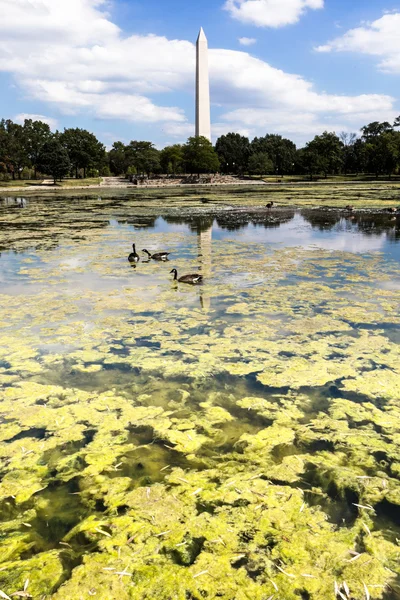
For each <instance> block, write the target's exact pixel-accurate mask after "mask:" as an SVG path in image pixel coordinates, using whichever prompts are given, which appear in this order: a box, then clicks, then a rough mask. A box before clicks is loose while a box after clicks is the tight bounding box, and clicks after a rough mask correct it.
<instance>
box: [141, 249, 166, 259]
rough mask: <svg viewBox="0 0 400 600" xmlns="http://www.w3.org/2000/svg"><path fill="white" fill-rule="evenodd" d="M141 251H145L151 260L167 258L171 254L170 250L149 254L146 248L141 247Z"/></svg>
mask: <svg viewBox="0 0 400 600" xmlns="http://www.w3.org/2000/svg"><path fill="white" fill-rule="evenodd" d="M142 252H146V254H147V256H148V257H149V260H150V259H151V258H152V259H153V260H168V256H169V255H170V254H171V253H170V252H156V253H155V254H150V252H149V251H148V250H146V249H143V250H142Z"/></svg>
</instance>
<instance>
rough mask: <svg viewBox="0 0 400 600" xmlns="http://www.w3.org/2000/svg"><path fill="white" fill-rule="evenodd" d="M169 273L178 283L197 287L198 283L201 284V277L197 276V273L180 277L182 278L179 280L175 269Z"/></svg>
mask: <svg viewBox="0 0 400 600" xmlns="http://www.w3.org/2000/svg"><path fill="white" fill-rule="evenodd" d="M171 273H173V274H174V281H179V282H180V283H189V284H191V285H199V284H200V283H203V275H199V273H191V274H190V275H182V277H179V278H178V271H177V270H176V269H172V271H171Z"/></svg>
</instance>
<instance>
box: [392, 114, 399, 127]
mask: <svg viewBox="0 0 400 600" xmlns="http://www.w3.org/2000/svg"><path fill="white" fill-rule="evenodd" d="M393 127H400V116H398V117H396V118H395V120H394V123H393Z"/></svg>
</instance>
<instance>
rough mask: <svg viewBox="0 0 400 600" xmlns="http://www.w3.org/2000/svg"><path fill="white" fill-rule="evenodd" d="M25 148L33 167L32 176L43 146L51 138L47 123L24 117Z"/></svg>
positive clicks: (35, 170)
mask: <svg viewBox="0 0 400 600" xmlns="http://www.w3.org/2000/svg"><path fill="white" fill-rule="evenodd" d="M23 132H24V144H25V150H26V153H27V155H28V157H29V160H30V162H31V164H32V166H33V168H34V177H35V179H36V172H37V168H38V161H39V157H40V153H41V152H42V149H43V146H44V145H45V144H46V143H47V142H48V141H49V140H50V139H51V137H52V135H53V134H52V133H51V131H50V127H49V126H48V124H47V123H43V122H42V121H32V119H25V122H24V125H23Z"/></svg>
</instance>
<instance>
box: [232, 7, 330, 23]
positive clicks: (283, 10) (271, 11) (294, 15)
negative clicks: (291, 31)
mask: <svg viewBox="0 0 400 600" xmlns="http://www.w3.org/2000/svg"><path fill="white" fill-rule="evenodd" d="M323 7H324V0H226V2H225V4H224V9H225V10H227V11H228V12H229V13H230V15H231V16H232V17H233V18H234V19H236V20H238V21H241V22H242V23H250V24H251V25H256V26H257V27H284V26H285V25H292V24H293V23H297V21H298V20H299V19H300V17H301V16H302V15H303V14H304V13H305V12H306V10H307V9H314V10H315V9H318V8H323Z"/></svg>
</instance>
